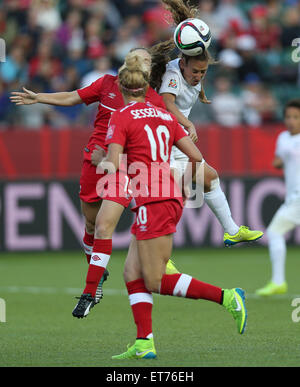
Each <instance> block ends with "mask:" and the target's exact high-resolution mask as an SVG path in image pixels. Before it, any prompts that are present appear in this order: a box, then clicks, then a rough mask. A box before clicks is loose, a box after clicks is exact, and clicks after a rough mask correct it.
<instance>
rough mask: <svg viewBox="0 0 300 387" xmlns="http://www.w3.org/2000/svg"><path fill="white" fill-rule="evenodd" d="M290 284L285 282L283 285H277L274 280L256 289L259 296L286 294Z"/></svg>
mask: <svg viewBox="0 0 300 387" xmlns="http://www.w3.org/2000/svg"><path fill="white" fill-rule="evenodd" d="M287 290H288V286H287V283H286V282H283V283H282V284H281V285H277V284H275V283H274V282H272V281H271V282H269V283H268V284H267V285H266V286H264V287H263V288H261V289H257V290H256V291H255V293H256V294H258V295H259V296H273V295H275V294H285V293H287Z"/></svg>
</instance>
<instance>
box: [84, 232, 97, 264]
mask: <svg viewBox="0 0 300 387" xmlns="http://www.w3.org/2000/svg"><path fill="white" fill-rule="evenodd" d="M93 244H94V234H88V233H87V232H86V230H85V231H84V237H83V248H84V252H85V255H86V260H87V263H90V260H91V256H92V251H93Z"/></svg>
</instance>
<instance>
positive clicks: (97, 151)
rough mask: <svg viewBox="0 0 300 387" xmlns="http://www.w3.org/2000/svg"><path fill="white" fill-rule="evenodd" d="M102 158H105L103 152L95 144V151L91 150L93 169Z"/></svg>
mask: <svg viewBox="0 0 300 387" xmlns="http://www.w3.org/2000/svg"><path fill="white" fill-rule="evenodd" d="M104 156H105V152H104V150H103V149H102V148H101V146H99V145H97V144H96V145H95V149H94V150H93V152H92V155H91V162H92V164H93V165H95V167H97V166H98V164H99V163H100V161H102V159H103V157H104Z"/></svg>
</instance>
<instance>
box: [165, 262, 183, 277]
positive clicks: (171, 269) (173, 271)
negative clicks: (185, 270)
mask: <svg viewBox="0 0 300 387" xmlns="http://www.w3.org/2000/svg"><path fill="white" fill-rule="evenodd" d="M177 273H180V271H178V270H177V269H176V267H175V264H174V262H173V261H172V260H171V259H169V260H168V262H167V265H166V274H177Z"/></svg>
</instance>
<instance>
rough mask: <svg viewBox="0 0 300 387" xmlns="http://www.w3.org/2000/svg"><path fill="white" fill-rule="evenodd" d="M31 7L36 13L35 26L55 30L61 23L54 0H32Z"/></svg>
mask: <svg viewBox="0 0 300 387" xmlns="http://www.w3.org/2000/svg"><path fill="white" fill-rule="evenodd" d="M31 9H32V11H33V12H34V13H35V15H36V24H37V26H40V27H42V28H43V29H45V30H46V31H56V30H57V29H58V28H59V26H60V25H61V17H60V13H59V11H58V9H57V1H55V0H32V1H31Z"/></svg>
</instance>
